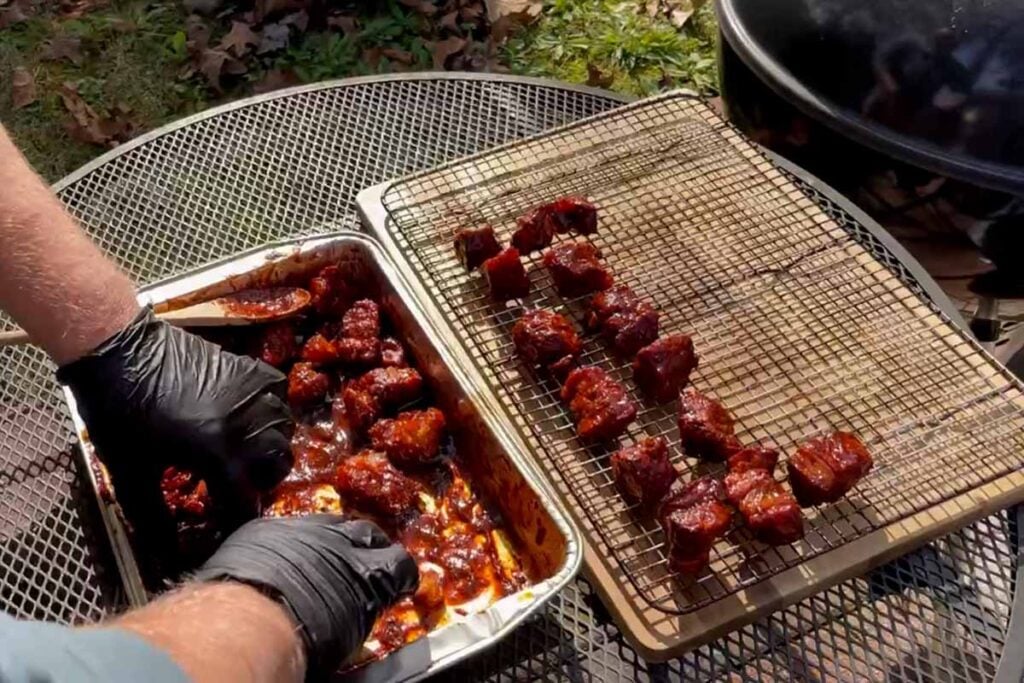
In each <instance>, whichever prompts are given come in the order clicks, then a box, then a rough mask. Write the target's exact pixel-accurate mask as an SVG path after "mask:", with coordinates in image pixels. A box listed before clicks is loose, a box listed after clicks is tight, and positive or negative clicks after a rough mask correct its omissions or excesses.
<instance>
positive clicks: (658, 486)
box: [611, 436, 678, 512]
mask: <svg viewBox="0 0 1024 683" xmlns="http://www.w3.org/2000/svg"><path fill="white" fill-rule="evenodd" d="M611 465H612V476H613V477H614V479H615V484H616V486H617V487H618V489H619V492H620V493H621V494H622V497H623V498H625V499H626V500H627V501H629V502H630V503H635V504H639V505H640V509H641V510H644V511H647V512H650V511H653V510H654V509H655V508H657V506H658V503H660V502H661V499H662V498H663V497H664V496H665V494H666V493H668V491H669V489H670V488H671V486H672V483H673V482H674V481H675V480H676V477H677V476H678V474H677V473H676V470H675V468H674V467H673V466H672V461H670V460H669V458H668V445H667V444H666V443H665V439H663V438H661V437H660V436H658V437H649V438H646V439H644V440H642V441H641V442H640V443H638V444H637V445H635V446H627V447H625V448H620V449H619V450H617V451H616V452H615V453H612V457H611Z"/></svg>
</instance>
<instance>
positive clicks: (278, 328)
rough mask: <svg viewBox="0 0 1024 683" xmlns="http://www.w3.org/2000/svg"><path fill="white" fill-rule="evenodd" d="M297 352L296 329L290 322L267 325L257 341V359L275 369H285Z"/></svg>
mask: <svg viewBox="0 0 1024 683" xmlns="http://www.w3.org/2000/svg"><path fill="white" fill-rule="evenodd" d="M297 352H298V344H296V343H295V327H294V326H293V325H292V323H290V322H288V321H281V322H276V323H271V324H269V325H265V326H264V327H263V329H262V330H261V331H260V334H259V337H258V338H257V340H256V357H257V358H259V359H260V360H261V361H263V362H264V363H267V364H268V365H273V366H274V367H275V368H280V367H283V366H284V365H285V364H286V363H288V362H289V361H290V360H292V359H293V358H295V354H296V353H297Z"/></svg>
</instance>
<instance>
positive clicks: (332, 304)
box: [308, 266, 352, 317]
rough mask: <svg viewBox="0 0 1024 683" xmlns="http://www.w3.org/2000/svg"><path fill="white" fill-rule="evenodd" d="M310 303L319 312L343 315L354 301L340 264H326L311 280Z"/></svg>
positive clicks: (333, 315) (335, 315) (337, 315)
mask: <svg viewBox="0 0 1024 683" xmlns="http://www.w3.org/2000/svg"><path fill="white" fill-rule="evenodd" d="M308 289H309V294H310V303H311V304H312V305H313V308H314V309H316V311H317V313H320V314H321V315H326V316H332V317H341V315H342V314H343V313H344V312H345V309H346V308H348V305H349V303H350V302H351V301H352V291H351V289H350V288H349V285H348V283H347V282H345V275H344V274H343V273H342V272H341V268H339V267H338V266H324V267H323V268H321V269H320V272H319V273H317V274H316V276H315V277H313V279H311V280H310V281H309V287H308Z"/></svg>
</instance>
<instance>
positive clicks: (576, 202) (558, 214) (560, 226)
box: [543, 195, 597, 235]
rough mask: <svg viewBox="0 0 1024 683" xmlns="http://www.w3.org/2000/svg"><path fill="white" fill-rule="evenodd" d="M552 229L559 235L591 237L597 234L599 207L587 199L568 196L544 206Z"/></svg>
mask: <svg viewBox="0 0 1024 683" xmlns="http://www.w3.org/2000/svg"><path fill="white" fill-rule="evenodd" d="M543 208H544V211H545V214H546V217H547V221H548V223H549V224H550V226H551V229H552V230H553V231H554V232H557V233H566V232H574V233H576V234H578V235H591V234H593V233H595V232H597V207H595V206H594V205H593V204H592V203H591V202H590V201H589V200H588V199H587V198H586V197H581V196H578V195H567V196H565V197H559V198H558V199H556V200H555V201H553V202H551V203H550V204H545V205H544V207H543Z"/></svg>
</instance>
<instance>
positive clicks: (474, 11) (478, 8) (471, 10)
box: [459, 2, 484, 22]
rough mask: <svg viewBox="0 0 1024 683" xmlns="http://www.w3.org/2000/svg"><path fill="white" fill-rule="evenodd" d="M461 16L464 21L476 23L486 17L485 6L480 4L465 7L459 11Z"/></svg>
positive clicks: (475, 3)
mask: <svg viewBox="0 0 1024 683" xmlns="http://www.w3.org/2000/svg"><path fill="white" fill-rule="evenodd" d="M459 16H460V17H461V18H462V20H463V21H467V22H470V21H476V20H477V19H480V18H481V17H483V16H484V6H483V4H482V3H479V2H474V3H470V4H468V5H463V6H462V9H460V10H459Z"/></svg>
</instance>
